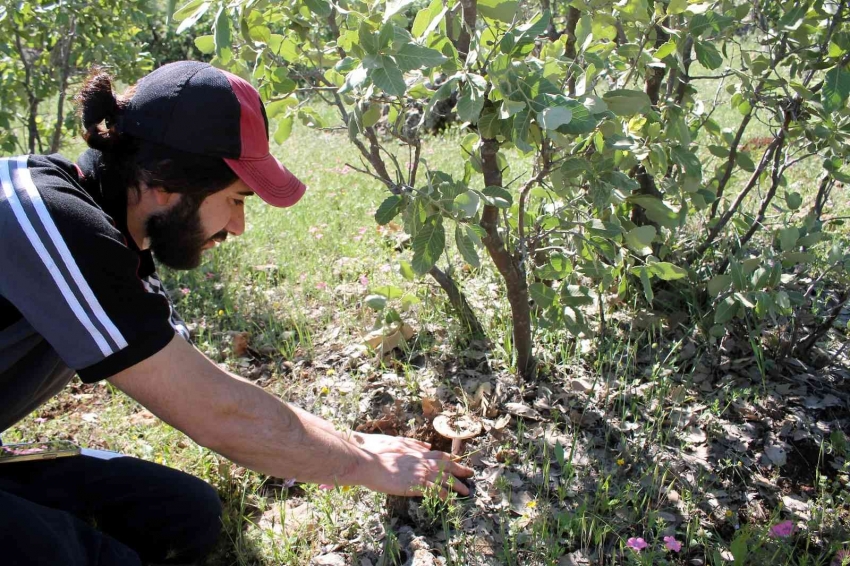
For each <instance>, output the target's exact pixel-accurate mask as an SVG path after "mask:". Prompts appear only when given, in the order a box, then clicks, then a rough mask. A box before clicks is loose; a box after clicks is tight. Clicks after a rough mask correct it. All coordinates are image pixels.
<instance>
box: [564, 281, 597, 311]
mask: <svg viewBox="0 0 850 566" xmlns="http://www.w3.org/2000/svg"><path fill="white" fill-rule="evenodd" d="M561 304H562V305H564V306H565V307H580V306H583V305H592V304H593V297H591V296H590V289H588V288H587V287H585V286H584V285H564V286H563V287H562V288H561Z"/></svg>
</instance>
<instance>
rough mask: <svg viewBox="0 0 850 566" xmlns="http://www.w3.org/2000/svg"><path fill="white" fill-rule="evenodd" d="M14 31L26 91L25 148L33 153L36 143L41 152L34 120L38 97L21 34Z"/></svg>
mask: <svg viewBox="0 0 850 566" xmlns="http://www.w3.org/2000/svg"><path fill="white" fill-rule="evenodd" d="M14 33H15V47H17V49H18V56H19V57H20V58H21V64H22V65H23V66H24V90H25V91H26V93H27V103H28V107H27V133H28V135H29V137H28V139H27V149H28V151H29V153H35V146H36V143H38V149H39V153H40V152H41V138H40V137H39V135H38V123H37V122H36V121H35V119H36V117H37V116H38V102H39V101H38V98H36V96H35V93H34V92H33V91H32V65H31V64H30V62H29V61H27V54H26V52H25V51H24V47H23V45H21V36H20V34H19V33H18V30H17V29H16V30H14Z"/></svg>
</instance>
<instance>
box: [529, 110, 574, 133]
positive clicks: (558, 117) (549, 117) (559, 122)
mask: <svg viewBox="0 0 850 566" xmlns="http://www.w3.org/2000/svg"><path fill="white" fill-rule="evenodd" d="M572 119H573V113H572V111H571V110H570V109H569V108H567V107H566V106H550V107H549V108H546V109H544V110H543V112H541V113H540V114H538V115H537V122H538V123H539V124H540V125H541V126H543V128H544V129H546V130H557V129H558V128H560V127H561V126H564V125H566V124H569V123H570V121H571V120H572Z"/></svg>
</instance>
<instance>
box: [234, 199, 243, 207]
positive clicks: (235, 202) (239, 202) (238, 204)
mask: <svg viewBox="0 0 850 566" xmlns="http://www.w3.org/2000/svg"><path fill="white" fill-rule="evenodd" d="M233 203H234V204H235V205H236V206H245V201H244V200H236V199H233Z"/></svg>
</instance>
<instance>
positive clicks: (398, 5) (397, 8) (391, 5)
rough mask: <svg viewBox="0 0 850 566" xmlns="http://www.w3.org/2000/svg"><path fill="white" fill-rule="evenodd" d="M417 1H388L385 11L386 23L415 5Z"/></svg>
mask: <svg viewBox="0 0 850 566" xmlns="http://www.w3.org/2000/svg"><path fill="white" fill-rule="evenodd" d="M414 1H415V0H387V7H386V9H385V10H384V22H387V21H389V19H390V18H392V17H393V16H395V15H396V14H398V13H399V12H401V11H402V10H404V9H405V8H407V7H408V6H410V5H411V4H413V2H414Z"/></svg>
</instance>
